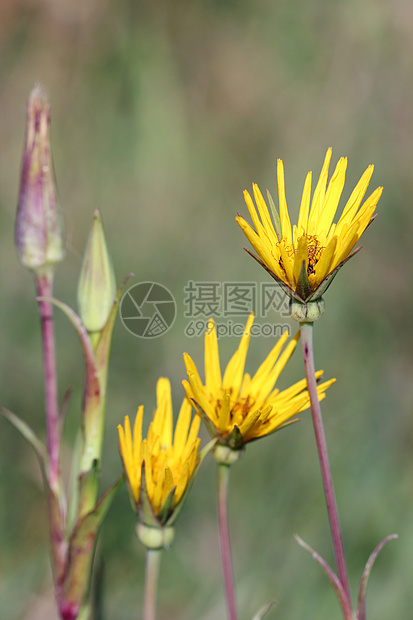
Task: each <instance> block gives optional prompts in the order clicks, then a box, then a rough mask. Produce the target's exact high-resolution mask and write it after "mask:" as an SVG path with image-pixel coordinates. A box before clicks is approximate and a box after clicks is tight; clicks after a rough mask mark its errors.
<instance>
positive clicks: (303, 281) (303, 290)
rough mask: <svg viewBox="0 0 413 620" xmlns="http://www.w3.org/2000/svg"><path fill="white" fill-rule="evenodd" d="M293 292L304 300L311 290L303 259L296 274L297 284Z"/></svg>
mask: <svg viewBox="0 0 413 620" xmlns="http://www.w3.org/2000/svg"><path fill="white" fill-rule="evenodd" d="M295 292H296V294H297V295H298V296H299V297H300V298H301V299H304V300H306V299H308V298H309V297H310V296H311V294H312V292H313V289H312V288H311V285H310V282H309V281H308V275H307V269H306V265H305V260H303V262H302V263H301V269H300V273H299V275H298V280H297V286H296V289H295Z"/></svg>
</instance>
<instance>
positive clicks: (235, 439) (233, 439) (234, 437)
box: [223, 424, 244, 450]
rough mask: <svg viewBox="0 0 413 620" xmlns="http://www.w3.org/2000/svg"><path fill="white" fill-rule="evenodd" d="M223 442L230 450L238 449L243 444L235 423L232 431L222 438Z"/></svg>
mask: <svg viewBox="0 0 413 620" xmlns="http://www.w3.org/2000/svg"><path fill="white" fill-rule="evenodd" d="M223 443H225V445H226V446H228V447H229V448H231V450H239V448H241V447H242V446H243V444H244V440H243V438H242V435H241V431H240V430H239V428H238V426H237V425H236V424H235V426H234V428H233V429H232V431H231V432H230V433H229V434H228V435H227V436H226V437H224V438H223Z"/></svg>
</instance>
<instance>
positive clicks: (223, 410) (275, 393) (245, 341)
mask: <svg viewBox="0 0 413 620" xmlns="http://www.w3.org/2000/svg"><path fill="white" fill-rule="evenodd" d="M253 321H254V314H251V315H250V317H249V319H248V321H247V324H246V327H245V331H244V334H243V335H242V337H241V342H240V344H239V347H238V349H237V351H236V352H235V353H234V355H233V356H232V358H231V360H230V362H229V364H228V366H227V367H226V370H225V373H224V376H223V377H222V375H221V368H220V362H219V352H218V340H217V335H216V330H215V324H214V321H213V319H210V320H209V323H208V331H207V332H206V333H205V385H203V383H202V381H201V379H200V377H199V374H198V371H197V369H196V366H195V364H194V362H193V361H192V359H191V357H190V356H189V355H188V354H187V353H185V354H184V361H185V366H186V370H187V373H188V381H184V382H183V385H184V388H185V391H186V393H187V396H188V397H189V398H190V399H191V400H192V401H193V402H194V404H195V407H196V409H197V411H198V412H199V413H200V415H201V416H202V418H203V420H204V422H205V425H206V427H207V428H208V431H209V432H210V434H211V435H212V436H213V437H218V442H219V444H221V445H222V444H224V445H226V446H228V447H230V448H232V449H235V450H237V449H239V448H241V447H242V446H243V445H244V444H245V443H247V442H249V441H253V440H255V439H258V438H259V437H263V436H265V435H269V434H270V433H273V432H275V431H277V430H278V429H279V428H281V427H283V426H286V425H287V424H290V423H291V422H293V421H295V420H291V418H292V417H293V416H295V415H296V414H298V413H300V412H301V411H304V410H305V409H308V407H309V406H310V399H309V395H308V392H307V389H306V388H307V382H306V380H305V379H303V380H302V381H299V382H298V383H295V384H294V385H292V386H291V387H289V388H287V389H286V390H282V391H280V390H279V389H274V386H275V383H276V381H277V379H278V377H279V375H280V374H281V371H282V370H283V368H284V366H285V365H286V363H287V362H288V360H289V358H290V357H291V354H292V352H293V351H294V349H295V346H296V344H297V340H298V337H299V336H298V334H297V335H296V336H295V337H294V338H292V339H291V340H290V342H289V343H288V344H287V346H286V347H285V348H284V351H282V349H283V347H284V345H285V344H286V342H287V339H288V332H284V334H283V335H282V336H281V338H280V339H279V340H278V342H277V343H276V345H275V346H274V348H273V349H272V350H271V351H270V353H269V355H268V357H267V358H266V360H265V361H264V362H263V363H262V364H261V366H260V367H259V368H258V370H257V372H256V373H255V375H254V376H253V377H250V375H249V374H247V373H245V374H244V367H245V360H246V356H247V351H248V345H249V340H250V335H251V326H252V324H253ZM322 374H323V371H322V370H319V371H318V372H317V373H316V378H317V379H319V378H320V377H321V375H322ZM334 381H335V379H332V380H330V381H327V382H326V383H322V384H321V385H319V386H318V388H317V390H318V396H319V399H320V400H322V399H323V398H324V396H325V390H326V389H327V388H328V387H329V386H330V385H331V384H332V383H334Z"/></svg>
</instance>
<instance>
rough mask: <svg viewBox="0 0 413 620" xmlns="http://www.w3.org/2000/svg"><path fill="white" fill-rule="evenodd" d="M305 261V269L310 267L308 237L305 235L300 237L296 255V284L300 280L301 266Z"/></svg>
mask: <svg viewBox="0 0 413 620" xmlns="http://www.w3.org/2000/svg"><path fill="white" fill-rule="evenodd" d="M303 261H304V263H305V269H306V271H307V267H308V237H307V235H303V236H302V237H300V239H299V241H298V245H297V249H296V251H295V255H294V268H293V269H294V284H297V282H298V276H299V275H300V271H301V266H302V264H303Z"/></svg>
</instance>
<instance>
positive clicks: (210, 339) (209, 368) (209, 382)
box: [204, 318, 222, 394]
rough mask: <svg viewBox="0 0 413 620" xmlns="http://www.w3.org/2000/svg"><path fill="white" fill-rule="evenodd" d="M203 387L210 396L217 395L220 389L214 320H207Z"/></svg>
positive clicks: (220, 380) (219, 369)
mask: <svg viewBox="0 0 413 620" xmlns="http://www.w3.org/2000/svg"><path fill="white" fill-rule="evenodd" d="M204 346H205V363H204V368H205V387H206V388H207V390H208V391H209V392H211V394H217V393H218V392H219V391H220V390H221V387H222V378H221V366H220V363H219V351H218V339H217V333H216V329H215V323H214V319H212V318H211V319H209V321H208V330H207V331H206V332H205V345H204Z"/></svg>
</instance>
